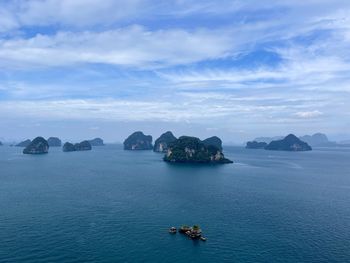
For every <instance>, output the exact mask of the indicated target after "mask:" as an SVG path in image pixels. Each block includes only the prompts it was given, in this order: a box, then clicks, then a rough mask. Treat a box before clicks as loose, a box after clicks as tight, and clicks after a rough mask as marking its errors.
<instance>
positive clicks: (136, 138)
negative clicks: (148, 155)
mask: <svg viewBox="0 0 350 263" xmlns="http://www.w3.org/2000/svg"><path fill="white" fill-rule="evenodd" d="M123 145H124V150H130V151H135V150H136V151H140V150H152V149H153V145H152V136H151V135H145V134H143V132H141V131H137V132H134V133H133V134H131V135H130V136H129V137H128V138H126V139H125V141H124V143H123Z"/></svg>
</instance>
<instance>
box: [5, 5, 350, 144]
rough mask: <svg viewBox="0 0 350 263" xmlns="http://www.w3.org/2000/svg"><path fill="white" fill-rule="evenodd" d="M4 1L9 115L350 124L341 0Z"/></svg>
mask: <svg viewBox="0 0 350 263" xmlns="http://www.w3.org/2000/svg"><path fill="white" fill-rule="evenodd" d="M0 3H1V8H0V68H1V73H0V117H1V118H2V119H4V120H8V121H10V120H15V119H21V120H22V121H23V119H24V118H29V119H30V120H37V121H39V122H44V121H47V120H55V119H56V120H57V121H58V120H59V121H61V122H63V123H64V121H65V120H66V121H70V120H72V119H73V120H78V121H89V119H93V120H94V122H95V125H97V126H98V123H99V120H101V121H110V122H116V121H123V122H125V123H126V124H125V125H126V126H127V125H128V124H127V123H128V121H130V122H134V123H137V122H147V121H158V122H166V123H169V122H173V123H193V124H196V125H200V127H202V128H203V130H207V131H208V133H210V132H211V131H212V129H213V127H215V129H222V130H223V131H225V132H224V133H223V136H225V137H226V138H230V136H231V135H230V134H231V133H232V131H233V130H236V131H240V135H239V136H240V139H247V138H249V137H250V136H253V134H254V132H255V130H256V129H259V130H261V131H262V132H264V134H263V135H265V134H267V135H273V134H277V135H279V134H280V132H279V131H281V132H285V131H290V132H296V133H299V134H302V133H312V132H316V131H323V132H327V133H330V134H332V135H334V136H337V135H343V134H342V133H343V131H344V130H346V129H347V130H349V129H350V116H349V106H348V101H349V99H350V74H349V72H350V51H349V49H348V46H349V45H350V26H349V25H350V23H349V18H348V17H349V13H350V4H349V3H348V2H347V1H340V0H339V1H332V3H330V2H329V1H307V2H306V1H304V2H298V3H296V2H295V1H288V0H284V1H279V2H278V4H276V3H275V4H272V2H270V3H268V2H266V1H265V2H264V3H262V2H261V1H249V2H247V1H222V2H221V4H220V5H218V4H214V3H213V2H212V1H200V2H198V1H167V2H166V3H158V1H150V0H132V1H120V0H118V1H115V0H114V1H112V0H107V1H96V0H88V1H81V0H77V1H68V0H67V1H66V0H63V1H58V0H32V1H24V0H18V1H4V0H0ZM310 123H312V128H310V125H309V124H310ZM326 123H327V124H328V125H325V124H326ZM3 125H6V122H4V124H3ZM166 125H167V124H164V129H165V127H166ZM130 127H131V126H130ZM132 127H134V126H132ZM33 129H34V128H33ZM130 129H131V128H130ZM44 132H47V133H49V132H50V131H49V130H44ZM255 133H256V132H255ZM257 135H258V134H257ZM2 136H5V137H6V136H10V135H6V134H4V135H2Z"/></svg>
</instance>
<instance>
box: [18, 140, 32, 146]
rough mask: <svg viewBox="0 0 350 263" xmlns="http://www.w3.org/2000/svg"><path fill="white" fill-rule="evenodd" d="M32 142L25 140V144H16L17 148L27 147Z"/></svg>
mask: <svg viewBox="0 0 350 263" xmlns="http://www.w3.org/2000/svg"><path fill="white" fill-rule="evenodd" d="M31 142H32V141H31V140H29V139H28V140H25V141H23V142H20V143H18V144H16V146H17V147H27V146H28V145H29V144H30V143H31Z"/></svg>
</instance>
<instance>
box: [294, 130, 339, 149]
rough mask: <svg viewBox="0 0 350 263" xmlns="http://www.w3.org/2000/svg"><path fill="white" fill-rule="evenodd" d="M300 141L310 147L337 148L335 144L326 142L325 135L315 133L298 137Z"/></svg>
mask: <svg viewBox="0 0 350 263" xmlns="http://www.w3.org/2000/svg"><path fill="white" fill-rule="evenodd" d="M299 138H300V140H302V141H304V142H307V143H308V144H309V145H311V146H312V147H332V146H337V143H336V142H331V141H329V140H328V137H327V135H326V134H323V133H315V134H313V135H304V136H301V137H299Z"/></svg>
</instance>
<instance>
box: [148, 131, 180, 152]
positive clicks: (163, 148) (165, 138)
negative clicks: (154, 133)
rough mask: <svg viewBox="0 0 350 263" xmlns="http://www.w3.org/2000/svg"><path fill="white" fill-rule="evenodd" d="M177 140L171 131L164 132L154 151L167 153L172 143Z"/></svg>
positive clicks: (155, 143)
mask: <svg viewBox="0 0 350 263" xmlns="http://www.w3.org/2000/svg"><path fill="white" fill-rule="evenodd" d="M174 141H176V137H175V136H174V135H173V133H172V132H171V131H167V132H166V133H163V134H162V135H161V136H160V137H159V138H158V139H157V140H156V141H155V142H154V147H153V151H155V152H163V153H166V152H167V150H168V146H169V144H170V143H172V142H174Z"/></svg>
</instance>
